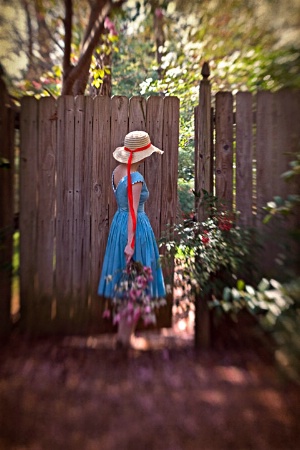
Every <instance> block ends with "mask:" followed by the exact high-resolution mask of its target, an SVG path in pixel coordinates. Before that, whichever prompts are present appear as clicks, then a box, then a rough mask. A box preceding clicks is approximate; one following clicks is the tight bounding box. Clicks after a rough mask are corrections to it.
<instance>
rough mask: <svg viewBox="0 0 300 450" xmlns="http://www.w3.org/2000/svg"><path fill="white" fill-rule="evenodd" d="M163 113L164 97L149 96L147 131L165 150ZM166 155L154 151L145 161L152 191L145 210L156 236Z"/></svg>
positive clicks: (147, 180)
mask: <svg viewBox="0 0 300 450" xmlns="http://www.w3.org/2000/svg"><path fill="white" fill-rule="evenodd" d="M163 115H164V99H163V98H162V97H158V96H155V97H149V98H148V99H147V132H148V134H149V136H150V139H151V142H152V144H153V145H155V146H156V147H158V148H160V149H161V150H164V148H163V145H164V142H163ZM164 155H165V154H163V155H159V154H156V153H153V154H152V155H151V156H150V157H149V158H147V159H146V161H145V181H146V185H147V187H148V189H149V193H150V195H149V199H148V200H147V202H146V204H145V211H146V214H147V215H148V217H149V220H150V223H151V226H152V229H153V231H154V234H155V236H156V238H158V236H159V235H160V229H161V205H162V201H163V200H162V198H161V195H162V191H161V188H162V158H163V157H164Z"/></svg>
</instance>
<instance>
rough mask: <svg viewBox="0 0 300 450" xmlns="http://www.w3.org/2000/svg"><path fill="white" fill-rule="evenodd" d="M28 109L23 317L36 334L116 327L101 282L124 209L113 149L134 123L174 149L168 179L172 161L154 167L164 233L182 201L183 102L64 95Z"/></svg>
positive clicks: (24, 123) (155, 210)
mask: <svg viewBox="0 0 300 450" xmlns="http://www.w3.org/2000/svg"><path fill="white" fill-rule="evenodd" d="M22 107H23V111H22V116H21V132H22V144H21V160H22V161H23V165H24V167H23V169H22V170H21V171H22V173H21V188H22V189H24V192H23V194H22V193H21V194H22V196H21V203H22V205H21V248H22V257H23V261H24V263H25V265H23V261H22V273H21V275H22V292H21V303H22V305H23V310H22V311H23V312H22V316H23V317H22V319H23V321H24V324H25V325H26V329H27V330H28V331H30V332H32V333H49V332H55V333H57V332H63V333H86V332H105V331H108V330H110V329H111V326H110V325H109V324H108V323H107V322H104V320H103V319H102V312H103V308H104V302H103V301H101V299H100V298H99V296H98V295H97V287H98V282H99V277H100V273H101V266H102V261H103V256H104V252H105V247H106V242H107V237H108V231H109V225H110V223H111V220H112V217H113V215H114V213H115V211H116V201H115V198H114V195H113V191H112V186H111V172H112V170H113V168H114V167H115V166H116V162H115V161H114V159H113V158H112V151H113V150H114V149H115V148H116V147H117V146H121V145H123V143H124V137H125V135H126V134H127V132H128V131H129V130H131V129H147V131H148V132H149V133H150V136H151V139H152V141H153V143H154V145H157V146H159V147H161V148H163V149H164V150H165V154H164V156H163V158H166V161H167V162H166V163H165V164H166V166H165V168H166V169H168V174H167V178H165V176H164V174H163V173H162V160H163V158H160V159H159V157H158V159H157V161H154V163H149V165H148V166H147V170H145V178H146V182H147V184H148V186H149V188H150V191H151V187H152V188H153V191H154V192H153V193H152V192H151V197H152V195H153V197H154V200H152V202H153V205H152V207H150V208H149V211H148V214H149V217H150V221H151V222H154V224H156V227H157V233H158V236H159V232H160V230H161V220H167V219H166V218H168V220H170V219H171V218H172V219H173V218H174V216H175V212H172V211H171V209H172V207H174V210H175V211H176V204H177V198H176V195H177V191H176V184H177V161H178V157H177V152H178V132H179V130H178V121H179V104H178V100H177V99H174V98H171V97H170V98H168V99H162V98H159V97H156V98H155V100H154V101H152V100H151V99H149V100H148V102H147V101H146V100H145V99H142V98H141V97H136V98H132V99H131V100H130V102H129V99H128V98H127V97H121V96H117V97H113V98H109V97H97V98H95V99H94V100H92V99H91V98H89V97H84V96H79V97H77V98H76V99H74V98H73V97H71V96H64V97H60V98H59V99H58V100H57V101H56V102H55V101H54V100H53V99H43V100H42V101H36V100H34V99H31V98H29V99H24V100H23V106H22ZM176 108H177V110H176ZM166 115H168V116H169V117H167V118H166ZM155 133H156V134H155ZM155 156H158V155H153V158H154V157H155ZM150 159H151V158H149V161H150ZM149 161H148V160H147V164H148V162H149ZM28 162H30V164H29V165H28ZM25 163H26V164H25ZM147 174H148V179H147ZM152 179H153V180H154V181H152ZM162 185H163V186H164V187H163V189H164V194H163V193H162V187H161V186H162ZM162 195H165V197H166V199H168V202H169V204H168V205H167V204H166V202H165V201H164V200H163V205H162V200H161V196H162ZM165 204H166V206H165ZM161 207H163V208H165V207H166V212H165V218H164V219H162V215H161V213H160V210H161ZM28 229H29V230H30V232H29V234H28V235H27V232H28ZM158 236H157V237H158ZM32 254H34V259H33V261H32V258H31V256H32ZM29 255H30V257H29ZM26 264H28V265H27V266H26ZM29 295H30V297H29ZM170 318H171V316H170V314H169V316H168V318H165V319H164V320H163V321H162V322H161V321H160V325H161V326H167V325H169V324H170V323H171V322H170Z"/></svg>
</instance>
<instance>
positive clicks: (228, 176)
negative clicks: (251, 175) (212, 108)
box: [216, 92, 233, 209]
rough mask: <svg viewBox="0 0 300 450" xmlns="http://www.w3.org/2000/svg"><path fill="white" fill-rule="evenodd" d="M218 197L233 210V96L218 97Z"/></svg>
mask: <svg viewBox="0 0 300 450" xmlns="http://www.w3.org/2000/svg"><path fill="white" fill-rule="evenodd" d="M216 195H217V196H218V197H219V199H222V200H224V201H225V202H226V206H227V207H228V208H229V209H231V208H232V202H233V96H232V94H231V92H218V93H217V95H216Z"/></svg>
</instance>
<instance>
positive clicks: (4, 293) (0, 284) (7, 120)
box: [0, 79, 15, 341]
mask: <svg viewBox="0 0 300 450" xmlns="http://www.w3.org/2000/svg"><path fill="white" fill-rule="evenodd" d="M8 100H9V99H8V93H7V90H6V87H5V85H4V83H3V81H2V80H1V79H0V142H1V157H2V158H5V159H6V160H7V161H8V162H9V165H10V166H9V168H1V169H0V172H1V174H0V247H1V251H0V341H1V340H2V339H6V338H7V337H8V335H9V332H10V328H11V318H10V302H11V284H12V283H11V276H12V266H11V260H12V257H13V233H14V190H13V186H14V183H13V178H14V120H15V114H14V112H13V111H12V109H11V108H10V107H9V101H8Z"/></svg>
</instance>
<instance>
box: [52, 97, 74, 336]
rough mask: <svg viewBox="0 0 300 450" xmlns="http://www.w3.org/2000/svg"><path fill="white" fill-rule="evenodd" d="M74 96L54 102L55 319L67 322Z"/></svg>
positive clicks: (70, 256) (70, 270)
mask: <svg viewBox="0 0 300 450" xmlns="http://www.w3.org/2000/svg"><path fill="white" fill-rule="evenodd" d="M74 116H75V113H74V98H73V97H72V96H62V97H60V98H59V99H58V103H57V119H58V122H57V127H58V129H57V203H56V301H57V306H56V312H57V314H56V321H57V322H58V323H59V322H60V323H64V322H65V324H66V328H65V329H68V328H67V325H68V323H69V319H70V309H71V304H72V295H73V284H72V276H73V266H72V262H73V216H74V144H75V142H74V141H75V130H74Z"/></svg>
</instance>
